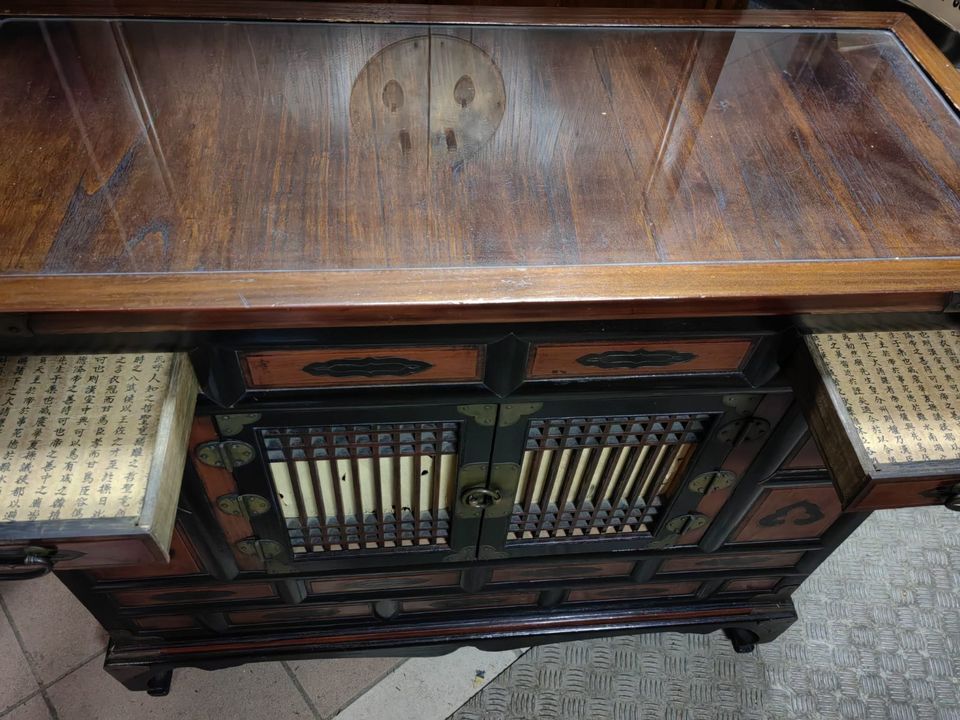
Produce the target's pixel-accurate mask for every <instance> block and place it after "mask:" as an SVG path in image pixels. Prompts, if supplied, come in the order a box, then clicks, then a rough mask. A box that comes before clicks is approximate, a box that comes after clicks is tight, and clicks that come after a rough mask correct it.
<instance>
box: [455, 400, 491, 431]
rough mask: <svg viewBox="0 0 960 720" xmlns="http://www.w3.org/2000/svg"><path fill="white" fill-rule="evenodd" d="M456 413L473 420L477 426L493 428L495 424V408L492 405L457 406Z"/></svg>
mask: <svg viewBox="0 0 960 720" xmlns="http://www.w3.org/2000/svg"><path fill="white" fill-rule="evenodd" d="M457 412H458V413H460V414H461V415H465V416H466V417H468V418H471V419H473V421H474V422H475V423H477V425H482V426H483V427H493V425H494V423H496V422H497V406H496V405H494V404H492V403H487V404H484V405H458V406H457Z"/></svg>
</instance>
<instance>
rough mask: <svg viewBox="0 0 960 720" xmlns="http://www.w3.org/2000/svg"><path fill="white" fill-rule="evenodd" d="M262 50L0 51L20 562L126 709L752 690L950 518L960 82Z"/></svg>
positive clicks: (408, 21) (574, 15) (234, 32)
mask: <svg viewBox="0 0 960 720" xmlns="http://www.w3.org/2000/svg"><path fill="white" fill-rule="evenodd" d="M8 5H9V3H8ZM731 5H736V3H731ZM11 7H12V9H11ZM11 7H8V8H6V9H5V10H4V12H7V13H18V12H19V14H21V15H25V14H28V13H27V12H26V9H25V8H18V6H17V5H16V4H14V5H13V6H11ZM265 7H267V5H266V4H264V3H252V2H243V1H241V2H237V3H230V4H229V7H227V6H226V5H217V4H216V3H213V2H206V3H201V4H191V6H190V8H191V9H190V10H189V11H186V10H183V9H182V8H181V7H180V6H179V5H174V4H169V5H164V4H163V3H155V4H142V3H126V4H125V3H119V4H116V3H112V4H111V5H110V7H109V8H108V7H106V6H100V5H97V4H96V3H88V4H86V5H74V4H71V5H70V6H64V7H61V6H59V5H57V4H51V3H40V4H37V3H33V4H32V5H31V12H32V13H33V14H34V15H36V16H37V17H32V18H31V17H11V18H10V19H8V20H6V21H4V22H3V23H0V137H2V138H4V141H3V143H2V144H0V189H2V191H3V192H0V321H2V322H0V342H2V347H3V358H4V359H3V361H2V363H0V369H2V371H0V398H3V399H4V403H3V404H0V499H2V500H3V502H4V503H6V507H5V508H0V512H4V515H3V516H2V517H0V560H2V561H3V562H4V563H5V565H4V567H5V568H6V569H5V571H4V572H5V575H4V577H7V578H12V577H29V576H34V575H37V574H41V573H45V572H48V571H50V570H51V569H52V570H53V572H55V573H56V574H57V576H58V577H59V578H60V579H61V580H62V581H63V582H64V583H65V584H66V585H67V586H68V587H69V588H70V589H71V590H72V591H73V593H74V594H75V595H76V596H77V597H78V598H80V600H81V601H82V602H83V603H84V604H85V605H86V607H87V608H89V610H90V611H91V612H92V613H93V614H94V615H95V616H96V618H97V619H98V620H99V621H100V623H101V624H103V626H104V627H105V628H106V629H107V630H108V631H109V633H110V636H111V645H110V649H109V651H108V654H107V658H106V668H107V670H108V671H109V672H111V673H113V674H114V675H115V676H117V677H118V679H120V680H121V681H122V682H124V683H125V684H126V685H127V686H128V687H130V688H132V689H146V690H149V691H150V692H151V693H154V694H163V693H164V692H166V690H167V689H168V688H169V684H170V679H171V674H172V671H173V669H175V668H176V667H180V666H199V667H206V668H217V667H225V666H229V665H234V664H237V663H243V662H250V661H256V660H264V659H276V658H294V657H307V656H309V657H313V656H321V657H322V656H330V657H334V656H351V655H360V654H418V653H441V652H446V651H448V650H450V649H452V648H455V647H457V646H459V645H464V644H469V645H475V646H478V647H482V648H503V647H511V646H522V645H527V644H530V643H536V642H554V641H558V640H569V639H577V638H586V637H592V636H597V635H604V634H616V633H639V632H652V631H670V630H674V631H684V632H712V631H716V630H723V631H724V632H726V634H727V636H728V637H729V638H730V640H731V641H732V642H733V644H734V647H735V648H736V649H737V650H739V651H749V650H750V649H752V648H753V646H754V645H755V644H756V643H757V642H766V641H769V640H773V639H774V638H776V637H777V635H779V634H780V633H781V632H783V630H785V629H786V628H787V627H788V626H789V625H790V624H791V623H792V622H793V621H794V620H795V619H796V611H795V609H794V607H793V604H792V602H791V600H790V597H791V594H792V592H793V590H795V589H796V588H797V587H798V586H799V584H800V583H801V582H803V580H804V579H805V578H806V577H807V576H808V575H809V574H810V573H811V572H813V571H814V570H815V569H816V567H817V566H818V565H819V564H820V563H821V562H823V560H824V559H826V558H827V557H828V556H829V555H830V553H831V552H832V551H833V550H834V549H835V548H836V547H837V546H838V545H839V544H840V543H841V542H843V541H844V539H845V538H847V536H848V535H849V534H850V533H851V532H852V531H853V530H854V529H855V528H856V527H857V525H858V524H859V523H861V522H862V521H863V520H864V519H865V518H866V517H867V516H868V515H869V513H870V512H871V511H873V510H876V509H882V508H897V507H909V506H917V505H944V504H945V505H947V506H948V507H955V508H960V446H958V442H960V388H958V386H957V378H960V328H958V325H957V322H956V318H957V316H956V313H957V312H958V311H960V300H958V293H960V119H958V108H960V79H958V76H957V74H956V71H955V70H954V69H953V68H952V67H951V66H950V65H949V64H948V63H947V62H946V61H945V60H944V58H943V57H942V55H940V54H939V52H938V51H937V50H936V49H935V48H934V47H933V45H932V44H931V43H930V42H929V41H928V40H927V39H926V38H925V37H924V36H923V35H922V33H920V32H919V31H918V30H917V28H916V26H915V25H914V24H913V23H912V22H911V21H910V20H909V19H907V18H905V17H903V16H900V15H895V14H879V13H859V14H854V13H792V12H768V13H763V12H743V11H739V10H715V11H700V12H696V13H692V12H689V11H675V10H674V11H671V10H639V9H624V8H621V9H616V10H606V11H604V10H597V9H595V8H545V7H544V8H519V7H500V8H490V7H476V6H472V7H456V6H446V5H437V6H413V5H405V4H396V5H388V6H373V5H363V4H355V5H328V4H321V3H302V4H301V3H296V2H277V3H272V4H269V12H267V11H265V10H264V8H265ZM264 14H268V15H270V16H271V17H270V18H265V17H263V15H264ZM70 15H73V16H74V17H68V16H70ZM128 15H136V16H138V17H135V18H134V17H126V16H128ZM201 15H205V16H206V17H205V18H202V19H201V18H200V17H199V16H201ZM40 16H43V17H40ZM81 16H83V17H81ZM144 16H155V17H158V18H163V21H160V20H151V19H145V18H144ZM171 17H173V18H179V19H178V20H177V21H175V22H171V21H170V18H171ZM251 21H253V22H251ZM194 381H196V383H197V385H194V384H193V383H194ZM197 387H199V393H198V392H197ZM138 393H139V394H138ZM194 401H195V405H194ZM145 408H149V409H150V411H149V412H147V410H146V409H145ZM65 443H66V447H65ZM147 460H149V462H147ZM184 465H185V467H183V466H184ZM128 468H139V469H140V470H138V472H136V473H135V472H133V471H132V470H130V471H129V472H128V473H127V474H126V475H124V476H122V477H121V475H120V473H122V472H123V471H124V470H125V469H128ZM181 468H183V472H181ZM118 493H120V494H119V495H118ZM130 498H138V499H137V500H130ZM140 498H143V499H142V501H141V500H140ZM164 498H179V502H178V503H175V502H170V501H165V500H164ZM141 502H142V506H140V505H138V507H139V511H136V510H137V508H134V509H131V508H130V505H131V503H133V504H138V503H141Z"/></svg>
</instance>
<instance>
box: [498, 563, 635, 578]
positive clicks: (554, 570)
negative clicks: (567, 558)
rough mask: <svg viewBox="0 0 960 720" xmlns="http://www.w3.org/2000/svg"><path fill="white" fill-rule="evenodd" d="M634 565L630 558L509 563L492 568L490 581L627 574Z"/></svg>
mask: <svg viewBox="0 0 960 720" xmlns="http://www.w3.org/2000/svg"><path fill="white" fill-rule="evenodd" d="M634 565H635V563H634V562H633V561H631V560H624V561H619V562H596V563H584V562H579V563H578V562H568V563H564V564H563V565H542V564H540V565H510V566H505V567H497V568H494V570H493V572H492V573H491V575H490V582H491V583H508V582H541V581H542V582H548V581H551V580H571V579H583V580H587V579H590V578H598V577H618V576H621V575H623V576H627V575H629V574H630V572H631V571H632V570H633V567H634Z"/></svg>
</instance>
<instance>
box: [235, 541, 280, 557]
mask: <svg viewBox="0 0 960 720" xmlns="http://www.w3.org/2000/svg"><path fill="white" fill-rule="evenodd" d="M237 550H239V551H240V552H242V553H243V554H244V555H255V556H256V557H259V558H260V559H261V560H263V561H264V562H269V561H270V560H274V559H276V558H278V557H281V556H282V555H284V550H283V545H281V544H280V543H278V542H277V541H276V540H261V539H260V538H256V537H250V538H245V539H244V540H238V541H237Z"/></svg>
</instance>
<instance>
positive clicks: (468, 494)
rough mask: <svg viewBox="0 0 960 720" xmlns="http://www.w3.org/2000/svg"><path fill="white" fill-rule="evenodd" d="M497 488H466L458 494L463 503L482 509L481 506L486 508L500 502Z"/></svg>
mask: <svg viewBox="0 0 960 720" xmlns="http://www.w3.org/2000/svg"><path fill="white" fill-rule="evenodd" d="M501 497H502V496H501V495H500V491H499V490H488V489H487V488H467V489H466V490H464V491H463V495H461V496H460V499H461V500H462V501H463V504H464V505H469V506H470V507H473V508H477V509H478V510H482V509H483V508H488V507H490V506H491V505H495V504H496V503H498V502H500V498H501Z"/></svg>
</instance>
